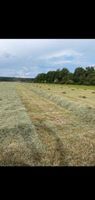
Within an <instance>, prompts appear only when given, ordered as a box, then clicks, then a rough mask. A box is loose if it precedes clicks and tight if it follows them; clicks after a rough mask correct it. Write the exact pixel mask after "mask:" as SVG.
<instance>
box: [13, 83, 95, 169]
mask: <svg viewBox="0 0 95 200" xmlns="http://www.w3.org/2000/svg"><path fill="white" fill-rule="evenodd" d="M41 87H42V88H41V89H42V90H43V91H45V93H47V94H48V95H51V96H54V97H55V95H54V88H53V89H51V92H52V94H50V93H48V89H46V87H45V85H43V86H41ZM43 88H44V89H43ZM47 88H48V87H47ZM55 89H56V91H57V86H56V88H55ZM17 90H19V95H20V97H21V99H22V102H23V103H24V105H25V107H26V108H27V112H28V113H29V115H30V118H31V121H32V122H33V124H34V125H35V127H36V130H37V133H38V134H39V136H40V139H41V141H42V143H43V144H44V145H46V151H45V152H46V153H45V157H44V159H43V160H42V163H41V165H46V166H47V165H52V166H53V165H54V166H55V165H62V166H80V165H82V166H85V165H86V166H89V165H91V166H93V165H95V125H94V123H90V122H89V123H85V122H84V120H82V118H81V117H76V115H75V114H74V112H72V111H70V110H69V109H67V108H66V107H65V106H59V105H58V104H57V103H56V101H55V102H54V101H53V100H50V98H47V95H46V97H44V95H43V96H42V95H39V93H38V92H35V90H36V91H40V89H39V85H38V88H37V89H36V86H35V85H34V84H27V85H26V84H19V85H17ZM33 90H34V91H33ZM40 92H41V91H40ZM61 93H62V92H61ZM51 96H50V97H51ZM56 96H57V95H56ZM62 98H63V97H62ZM59 99H60V98H59ZM57 100H58V96H57ZM73 103H74V102H73ZM75 105H77V104H75ZM91 106H92V105H91ZM89 109H92V108H89ZM78 116H80V115H78ZM92 125H93V126H92Z"/></svg>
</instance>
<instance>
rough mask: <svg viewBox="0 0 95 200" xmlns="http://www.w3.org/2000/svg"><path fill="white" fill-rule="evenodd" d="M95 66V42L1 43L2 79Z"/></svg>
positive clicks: (1, 41) (28, 40)
mask: <svg viewBox="0 0 95 200" xmlns="http://www.w3.org/2000/svg"><path fill="white" fill-rule="evenodd" d="M87 66H93V67H94V66H95V39H0V77H15V78H35V77H36V76H37V75H38V74H39V73H47V72H48V71H56V70H57V69H60V70H61V69H62V68H67V69H68V70H69V71H70V72H74V70H75V68H77V67H83V68H86V67H87Z"/></svg>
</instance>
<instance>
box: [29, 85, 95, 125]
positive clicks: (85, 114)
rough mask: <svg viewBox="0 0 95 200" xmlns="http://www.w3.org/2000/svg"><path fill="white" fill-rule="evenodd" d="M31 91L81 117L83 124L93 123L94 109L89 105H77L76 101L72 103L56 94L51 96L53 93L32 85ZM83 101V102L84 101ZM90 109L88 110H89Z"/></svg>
mask: <svg viewBox="0 0 95 200" xmlns="http://www.w3.org/2000/svg"><path fill="white" fill-rule="evenodd" d="M31 89H32V91H34V92H35V93H37V94H39V95H40V96H42V97H45V98H47V99H49V100H51V101H53V102H55V103H56V104H57V105H60V106H61V107H64V108H66V109H68V110H70V111H72V112H73V113H74V114H75V115H76V116H79V117H81V119H82V120H84V121H85V122H87V123H88V122H90V123H92V124H93V123H95V108H94V107H92V108H91V106H90V105H87V103H83V104H82V103H80V104H79V103H77V99H76V101H72V100H71V99H69V98H67V97H65V96H61V95H60V96H59V95H56V94H53V92H49V93H48V92H47V91H45V90H44V89H39V88H37V87H36V86H34V85H33V87H31ZM84 101H85V100H84ZM89 108H90V109H89Z"/></svg>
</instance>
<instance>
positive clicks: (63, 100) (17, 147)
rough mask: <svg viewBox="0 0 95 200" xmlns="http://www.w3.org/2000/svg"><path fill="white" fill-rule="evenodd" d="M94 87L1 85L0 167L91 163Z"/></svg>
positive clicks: (94, 148)
mask: <svg viewBox="0 0 95 200" xmlns="http://www.w3.org/2000/svg"><path fill="white" fill-rule="evenodd" d="M94 88H95V87H91V88H87V87H81V86H80V87H79V86H68V85H67V86H66V85H56V84H54V85H52V84H31V83H27V84H23V83H0V165H12V166H14V165H22V166H24V165H29V166H37V165H38V166H39V165H41V166H48V165H49V166H56V165H59V166H60V165H62V166H79V165H82V166H89V165H90V166H93V165H95V96H94V94H93V93H92V92H94ZM84 89H86V90H84ZM63 91H64V92H65V93H64V94H63V93H62V92H63ZM79 96H81V97H83V96H85V97H86V98H80V97H79Z"/></svg>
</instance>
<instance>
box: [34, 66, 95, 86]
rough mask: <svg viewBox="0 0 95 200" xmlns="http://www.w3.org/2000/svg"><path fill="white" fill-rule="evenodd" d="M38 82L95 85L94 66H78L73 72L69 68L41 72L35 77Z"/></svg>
mask: <svg viewBox="0 0 95 200" xmlns="http://www.w3.org/2000/svg"><path fill="white" fill-rule="evenodd" d="M34 82H36V83H62V84H83V85H95V68H94V67H86V68H83V67H77V68H76V69H75V71H74V72H73V73H71V72H70V71H69V70H68V69H67V68H63V69H57V70H55V71H48V72H47V73H40V74H38V75H37V76H36V77H35V78H34Z"/></svg>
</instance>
